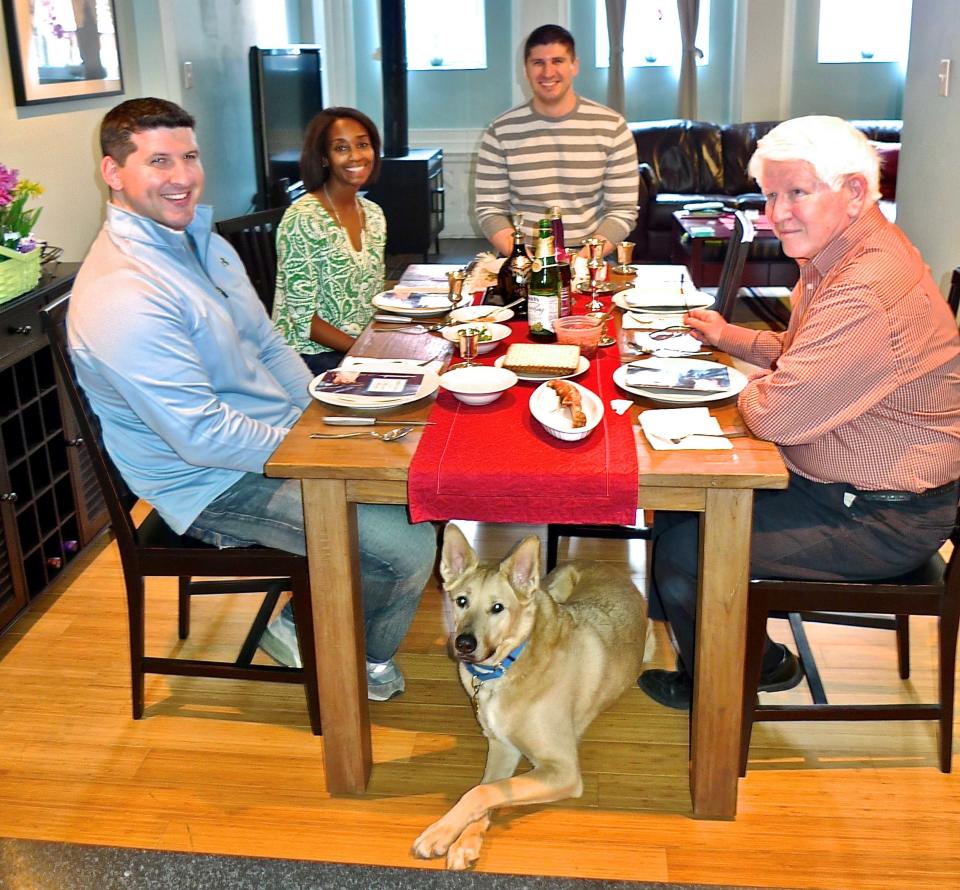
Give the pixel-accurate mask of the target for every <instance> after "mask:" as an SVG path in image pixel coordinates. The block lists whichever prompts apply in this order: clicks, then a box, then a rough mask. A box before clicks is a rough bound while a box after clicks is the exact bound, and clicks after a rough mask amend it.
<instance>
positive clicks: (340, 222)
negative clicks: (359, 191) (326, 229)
mask: <svg viewBox="0 0 960 890" xmlns="http://www.w3.org/2000/svg"><path fill="white" fill-rule="evenodd" d="M323 194H324V195H325V196H326V198H327V203H328V204H329V205H330V210H331V212H332V213H333V218H334V219H335V220H336V221H337V225H338V226H340V228H341V229H343V231H344V232H346V231H347V228H346V226H344V224H343V220H341V219H340V214H339V213H337V205H336V204H334V203H333V198H331V197H330V192H328V191H327V184H326V183H324V184H323ZM353 203H354V204H355V205H356V208H357V219H359V220H360V232H361V238H362V234H363V227H364V225H365V223H366V220H365V219H364V217H363V208H362V207H361V206H360V201H359V199H358V198H357V196H356V195H354V196H353ZM348 237H349V235H348Z"/></svg>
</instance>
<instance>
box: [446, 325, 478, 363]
mask: <svg viewBox="0 0 960 890" xmlns="http://www.w3.org/2000/svg"><path fill="white" fill-rule="evenodd" d="M457 345H458V346H459V347H460V358H461V359H463V361H461V362H457V364H455V365H451V366H450V370H451V371H452V370H453V369H454V368H472V367H473V366H474V365H475V364H476V363H477V362H476V358H477V356H478V355H479V354H480V330H479V329H478V328H461V329H460V330H459V331H457Z"/></svg>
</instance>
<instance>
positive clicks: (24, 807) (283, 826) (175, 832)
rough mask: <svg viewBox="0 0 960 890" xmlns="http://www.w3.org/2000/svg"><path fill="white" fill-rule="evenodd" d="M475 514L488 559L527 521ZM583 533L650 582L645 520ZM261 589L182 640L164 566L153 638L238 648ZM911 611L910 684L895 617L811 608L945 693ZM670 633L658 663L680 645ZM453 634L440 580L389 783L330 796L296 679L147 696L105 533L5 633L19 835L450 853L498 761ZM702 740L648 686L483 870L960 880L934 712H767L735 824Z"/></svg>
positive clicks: (348, 853)
mask: <svg viewBox="0 0 960 890" xmlns="http://www.w3.org/2000/svg"><path fill="white" fill-rule="evenodd" d="M463 525H464V527H465V528H466V529H467V530H468V531H469V533H471V534H474V535H475V537H476V540H477V542H478V547H479V549H480V550H481V552H482V553H483V554H484V555H486V556H488V557H499V556H501V555H502V554H503V552H504V551H505V549H506V548H507V547H508V546H509V544H511V543H512V542H513V541H514V540H515V539H516V538H517V537H519V536H520V534H521V533H522V532H521V530H520V529H519V528H516V527H515V528H502V527H490V526H482V527H474V526H473V524H467V523H465V524H463ZM571 553H572V555H576V556H582V557H586V558H597V559H609V560H615V561H625V562H628V563H629V565H630V569H631V571H632V573H633V574H634V576H635V577H636V578H637V580H638V583H642V580H643V574H644V569H645V566H644V551H643V542H617V541H610V542H600V541H585V540H584V541H577V542H573V545H572V549H571ZM567 555H568V553H567V552H565V551H564V550H563V549H562V550H561V559H563V558H565V556H567ZM242 599H243V598H239V597H230V598H223V599H222V600H219V598H215V597H205V598H202V599H201V600H200V601H197V602H195V604H194V617H193V633H192V635H191V638H190V640H189V641H187V642H186V643H183V644H181V643H179V642H178V641H177V640H176V621H175V608H176V596H175V591H174V588H173V587H172V586H170V585H162V584H158V585H157V586H156V587H154V588H151V589H150V591H149V593H148V651H154V652H159V651H169V650H171V649H181V650H182V651H183V652H184V654H186V653H190V652H197V653H199V652H202V653H203V654H205V655H208V656H212V655H215V654H219V653H220V652H224V651H227V652H229V650H230V648H231V646H233V645H239V642H240V641H241V640H242V637H243V634H244V632H245V630H246V628H247V626H248V624H249V621H250V620H251V618H252V615H253V612H254V610H255V608H256V606H257V599H256V598H253V597H251V598H250V600H249V602H246V603H245V602H239V603H238V602H237V601H238V600H242ZM912 626H913V647H914V648H913V653H912V654H913V663H914V676H913V678H912V679H911V681H909V682H907V683H903V682H901V681H900V680H899V679H898V677H897V672H896V664H895V654H894V644H893V640H892V635H891V634H889V633H888V632H883V631H866V630H862V629H854V628H840V627H828V626H813V627H812V628H811V631H810V634H811V637H812V641H813V644H814V647H815V649H816V650H817V655H818V659H819V661H820V664H821V666H822V667H823V669H824V674H825V680H826V682H827V683H828V684H829V691H830V692H832V693H833V694H834V696H835V697H836V698H837V699H840V698H841V697H842V696H844V695H848V694H852V693H854V692H857V693H860V698H861V700H863V699H864V698H870V697H874V696H877V697H879V696H892V697H894V698H900V699H903V700H909V699H912V698H914V697H915V696H916V697H924V696H930V695H932V694H933V686H934V682H935V669H934V666H933V660H932V651H933V648H932V647H933V640H934V630H935V629H934V626H933V624H932V623H931V622H929V621H926V622H925V621H923V620H916V619H915V620H914V621H913V622H912ZM657 634H658V639H657V643H658V645H657V655H656V663H657V664H659V665H669V664H670V663H671V662H672V656H671V655H670V650H669V646H668V645H667V641H666V638H665V636H664V634H663V629H662V627H658V628H657ZM444 645H445V632H444V624H443V609H442V600H441V597H440V593H439V591H438V589H437V588H436V586H435V585H432V586H431V587H430V588H429V589H428V590H427V592H426V594H425V595H424V599H423V603H422V606H421V608H420V610H419V613H418V615H417V619H416V622H415V624H414V626H413V628H412V629H411V632H410V634H409V636H408V638H407V640H406V642H405V644H404V647H403V649H402V650H401V654H400V657H399V660H400V663H401V665H402V667H403V670H404V672H405V673H406V676H407V692H406V694H405V695H403V696H402V697H400V698H399V699H396V700H394V701H392V702H389V703H385V704H376V703H372V704H371V714H372V721H373V754H374V762H375V766H374V771H373V777H372V781H371V784H370V788H369V790H368V792H367V793H366V794H363V795H356V796H350V797H339V798H331V797H330V796H329V795H327V793H326V791H325V787H324V776H323V768H322V760H321V757H320V746H321V745H322V744H323V741H322V740H321V739H319V738H314V737H313V736H311V735H310V732H309V728H308V722H307V714H306V706H305V703H304V699H303V694H302V690H301V689H300V688H299V687H294V686H291V687H286V686H282V687H278V686H268V685H266V684H250V683H237V682H230V681H214V680H190V679H185V678H176V677H168V678H160V677H154V678H150V679H148V682H147V702H148V707H147V712H146V716H145V718H144V719H143V720H141V721H133V720H132V719H131V718H130V692H129V679H128V674H127V670H128V666H127V639H126V618H125V604H124V599H123V592H122V587H121V584H120V569H119V563H118V560H117V554H116V551H115V547H114V546H113V545H112V544H111V543H109V541H108V539H106V538H104V539H103V541H102V543H101V544H99V545H95V546H93V547H92V548H90V549H89V550H88V551H87V552H86V553H84V554H82V555H81V557H79V558H78V559H77V560H76V561H75V562H74V563H72V564H71V565H70V566H69V567H68V568H67V570H65V573H64V575H63V577H62V578H61V580H60V581H59V583H57V584H56V585H54V587H53V588H52V589H51V590H50V591H49V592H48V593H46V594H45V595H43V596H42V597H40V598H39V599H38V600H37V601H35V602H34V604H33V607H32V608H31V611H30V612H29V613H28V614H27V615H26V616H24V618H22V619H21V621H20V622H19V623H18V624H16V625H15V626H14V627H13V628H12V629H11V630H10V631H9V632H8V633H7V635H6V636H4V637H3V638H2V639H0V834H2V835H6V836H10V837H19V838H37V839H46V840H64V841H75V842H81V843H102V844H114V845H119V846H129V847H137V846H142V847H145V848H149V849H166V850H184V851H193V852H214V853H231V854H244V855H258V856H270V857H279V858H299V857H302V858H306V859H318V860H329V861H334V862H355V863H366V864H380V865H395V866H404V867H426V868H431V867H439V865H438V864H436V863H422V862H419V861H417V860H414V859H413V858H411V856H410V854H409V847H410V843H411V842H412V840H413V839H414V838H415V837H416V836H417V834H418V833H419V832H420V830H421V829H422V828H423V827H424V826H425V825H427V824H428V823H429V822H431V821H432V820H434V819H435V818H436V817H437V816H438V815H440V814H441V813H442V812H443V811H444V810H445V809H446V808H447V807H448V806H449V805H450V804H451V802H452V801H453V800H454V799H456V797H457V796H458V795H459V794H461V793H462V792H463V791H464V790H466V789H467V788H468V787H470V786H471V785H472V784H474V783H475V782H476V781H477V780H478V779H479V777H480V775H481V772H482V767H483V759H484V753H485V743H484V740H483V738H482V736H481V734H480V731H479V729H478V727H477V725H476V723H475V721H474V718H473V715H472V713H471V709H470V707H469V704H468V702H467V700H466V697H465V696H464V694H463V691H462V690H461V688H460V686H459V683H458V682H457V680H456V674H455V670H454V667H453V664H452V663H451V662H450V661H449V660H448V658H447V656H446V654H445V648H444ZM804 694H805V693H803V692H801V691H800V690H794V691H792V692H790V693H781V694H780V696H779V698H780V700H786V699H787V696H801V697H802V696H803V695H804ZM686 744H687V717H686V715H685V714H682V713H679V712H674V711H669V710H667V709H665V708H662V707H660V706H658V705H656V704H654V703H653V702H651V701H650V700H648V699H647V698H646V697H645V696H644V695H643V694H642V693H641V692H640V691H639V690H637V689H635V688H634V689H631V690H629V691H628V692H627V693H626V694H625V695H624V696H623V697H622V699H621V700H620V701H619V702H618V703H617V704H616V706H615V707H614V708H613V709H612V710H610V711H609V712H607V713H606V714H604V715H602V716H601V717H600V718H598V720H597V721H596V722H595V723H594V725H593V726H592V727H591V728H590V730H589V732H588V734H587V736H586V738H585V739H584V742H583V744H582V748H581V758H582V765H583V772H584V779H585V782H584V784H585V790H584V794H583V797H582V798H581V799H579V800H575V801H565V802H561V803H559V804H555V805H550V806H540V807H532V808H517V809H514V810H506V811H502V812H500V813H499V814H498V815H496V816H495V817H494V820H493V826H492V828H491V831H490V834H489V837H488V840H487V844H486V845H485V847H484V850H483V853H482V856H481V860H480V865H479V869H480V870H483V871H491V872H512V873H517V874H539V875H547V876H551V875H568V876H572V877H592V878H606V879H632V880H644V881H673V882H691V883H694V882H696V883H724V884H737V885H745V886H757V887H784V886H790V887H798V888H799V887H803V888H807V887H811V888H812V887H818V888H822V887H831V888H839V887H844V888H846V887H857V888H890V887H911V888H915V887H927V888H942V887H947V886H958V885H960V794H958V787H960V786H958V779H957V777H956V775H955V774H954V775H949V776H945V775H942V774H941V773H940V772H939V771H938V770H937V767H936V729H935V725H934V724H933V723H903V724H899V725H898V724H883V725H881V724H862V723H861V724H846V725H843V724H836V725H832V726H831V725H829V724H823V725H818V724H795V725H794V724H764V725H760V726H758V727H757V728H756V730H755V733H754V744H753V747H752V749H751V760H750V768H749V771H748V774H747V777H746V778H745V779H744V780H743V781H742V782H741V790H740V801H739V815H738V817H737V819H736V821H734V822H704V821H697V820H694V819H692V818H691V817H690V802H689V797H688V793H687V775H686V773H687V770H686ZM955 764H956V758H955ZM0 883H2V881H0Z"/></svg>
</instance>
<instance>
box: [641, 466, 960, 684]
mask: <svg viewBox="0 0 960 890" xmlns="http://www.w3.org/2000/svg"><path fill="white" fill-rule="evenodd" d="M854 495H855V496H854ZM870 497H871V495H870V494H869V493H866V492H861V493H859V494H856V493H855V490H854V489H851V488H850V486H847V485H844V484H839V483H836V484H823V483H818V482H811V481H810V480H809V479H805V478H803V477H802V476H798V475H796V474H793V473H791V475H790V486H789V488H787V489H785V490H778V491H758V492H757V493H756V495H755V497H754V507H753V536H752V542H751V548H750V574H751V576H753V577H765V578H803V579H808V580H818V579H820V580H837V579H847V580H857V579H867V578H882V577H887V576H893V575H898V574H901V573H902V572H907V571H909V570H910V569H912V568H915V567H916V566H918V565H920V564H922V563H923V562H924V561H925V560H926V559H927V558H928V557H929V556H930V555H931V554H932V553H934V552H936V550H937V549H938V548H939V547H940V545H941V544H942V543H943V542H944V541H945V540H946V539H947V537H948V536H949V534H950V531H951V529H952V528H953V525H954V521H955V520H956V515H957V486H956V485H953V486H947V487H945V488H944V489H943V490H942V491H941V490H939V489H938V490H937V492H936V493H934V494H930V495H927V496H924V497H913V498H911V499H909V500H901V501H896V500H893V501H880V500H870V499H869V498H870ZM653 537H654V545H653V546H654V550H653V583H652V585H651V593H650V617H651V618H655V619H659V620H666V621H668V622H669V623H670V626H671V628H672V630H673V636H674V640H675V641H676V644H677V649H678V654H679V659H680V665H678V666H682V667H683V669H684V670H686V672H687V673H688V674H689V675H690V676H693V671H694V651H695V647H696V640H695V629H696V605H697V563H698V559H699V552H700V548H699V540H700V516H699V514H697V513H677V512H658V513H657V514H656V517H655V520H654V525H653ZM781 658H782V650H781V649H780V648H779V647H777V646H774V645H773V644H772V642H771V641H770V639H769V638H768V639H767V643H766V649H765V650H764V662H763V670H764V671H768V670H770V669H772V668H773V667H775V666H776V664H777V662H778V661H779V660H780V659H781Z"/></svg>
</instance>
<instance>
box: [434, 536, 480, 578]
mask: <svg viewBox="0 0 960 890" xmlns="http://www.w3.org/2000/svg"><path fill="white" fill-rule="evenodd" d="M476 566H477V554H476V553H475V552H474V549H473V547H471V546H470V544H469V543H467V539H466V538H465V537H464V536H463V532H462V531H460V529H459V528H457V526H455V525H450V524H448V525H447V527H446V528H445V529H444V530H443V551H442V553H441V555H440V577H441V578H443V583H444V584H449V583H450V582H451V581H456V580H457V578H459V577H461V576H462V575H465V574H466V573H467V572H469V571H470V570H471V569H473V568H476Z"/></svg>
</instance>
